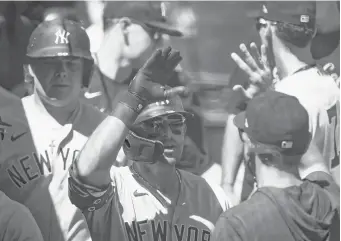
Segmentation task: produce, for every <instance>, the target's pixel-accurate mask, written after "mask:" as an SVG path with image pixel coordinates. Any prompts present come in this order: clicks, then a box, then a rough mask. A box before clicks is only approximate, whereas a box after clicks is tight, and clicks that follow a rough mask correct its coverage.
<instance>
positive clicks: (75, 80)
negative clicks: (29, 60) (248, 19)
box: [31, 58, 83, 106]
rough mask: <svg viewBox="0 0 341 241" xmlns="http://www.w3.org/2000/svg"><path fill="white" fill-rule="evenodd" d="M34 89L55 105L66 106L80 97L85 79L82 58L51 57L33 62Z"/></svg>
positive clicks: (43, 98)
mask: <svg viewBox="0 0 341 241" xmlns="http://www.w3.org/2000/svg"><path fill="white" fill-rule="evenodd" d="M31 66H32V70H33V72H34V75H35V78H34V79H35V82H34V89H35V92H36V93H37V94H38V95H39V96H40V97H41V99H42V100H44V101H46V102H48V103H49V104H51V105H54V106H66V105H68V104H70V103H71V102H73V101H75V100H76V99H78V98H79V95H80V93H81V88H82V79H83V60H81V59H80V58H50V59H44V60H38V61H37V62H36V63H33V64H31Z"/></svg>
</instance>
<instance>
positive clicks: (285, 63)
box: [226, 1, 340, 183]
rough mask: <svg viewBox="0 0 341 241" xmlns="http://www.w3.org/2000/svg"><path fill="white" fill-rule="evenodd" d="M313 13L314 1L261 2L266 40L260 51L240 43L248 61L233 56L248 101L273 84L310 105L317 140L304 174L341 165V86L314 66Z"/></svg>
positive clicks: (307, 156) (306, 159) (303, 165)
mask: <svg viewBox="0 0 341 241" xmlns="http://www.w3.org/2000/svg"><path fill="white" fill-rule="evenodd" d="M297 4H298V5H297ZM315 12H316V2H309V1H304V2H298V3H297V2H295V3H294V2H267V3H265V4H263V5H262V7H261V8H260V11H259V13H258V15H257V18H256V28H257V30H258V32H259V34H260V37H261V41H262V44H263V46H262V48H261V54H259V50H258V49H257V47H256V45H255V44H254V43H252V44H251V45H250V48H251V52H249V50H248V49H247V47H246V46H245V45H244V44H241V46H240V49H241V51H242V52H243V55H244V56H245V61H244V60H243V59H242V58H241V57H239V56H238V55H237V54H236V53H232V55H231V57H232V58H233V60H234V61H235V62H236V63H237V64H238V66H239V67H240V68H241V69H242V70H243V71H245V73H247V74H248V76H249V77H250V86H249V87H248V89H246V90H245V89H244V88H242V87H241V86H236V87H234V90H235V91H236V92H237V93H240V94H241V96H243V98H244V99H250V98H253V96H255V95H257V94H258V93H259V92H261V91H264V90H265V89H267V88H269V87H270V88H275V89H276V90H277V91H280V92H283V93H286V94H290V95H293V96H295V97H297V98H298V99H299V100H300V102H301V103H302V105H303V106H304V107H305V108H306V109H307V111H308V113H309V117H310V124H311V125H310V128H311V129H310V131H311V133H312V135H313V141H312V143H311V146H310V149H309V150H308V152H307V153H306V154H305V155H304V156H303V159H302V163H301V166H300V171H301V173H300V174H301V177H305V176H307V175H308V174H309V173H310V172H312V171H314V170H323V171H325V172H330V171H332V172H334V170H335V171H336V172H335V173H337V170H338V169H339V153H340V151H339V138H338V135H339V134H338V133H339V131H338V130H339V127H338V123H339V120H338V116H339V115H338V113H339V89H338V87H337V85H336V84H335V82H334V80H333V78H332V77H331V76H330V75H326V74H324V73H323V71H322V70H321V69H320V68H319V67H318V66H316V65H315V60H314V59H313V56H312V54H311V52H310V47H311V44H312V40H313V39H314V33H315V21H314V19H315ZM289 13H290V14H289ZM274 63H276V67H277V69H278V75H279V77H280V81H278V82H277V83H276V84H275V85H273V77H272V74H271V69H273V67H274V65H273V64H274ZM231 160H232V159H231ZM226 161H227V160H226ZM232 161H238V159H237V158H236V159H234V160H232ZM334 178H335V180H336V181H337V183H339V176H338V175H334Z"/></svg>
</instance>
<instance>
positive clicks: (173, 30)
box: [145, 21, 183, 37]
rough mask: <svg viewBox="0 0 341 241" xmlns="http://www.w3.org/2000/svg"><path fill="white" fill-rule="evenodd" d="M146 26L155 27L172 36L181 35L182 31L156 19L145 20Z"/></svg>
mask: <svg viewBox="0 0 341 241" xmlns="http://www.w3.org/2000/svg"><path fill="white" fill-rule="evenodd" d="M145 24H146V25H147V26H148V27H151V28H155V29H156V30H157V31H158V32H160V33H164V34H167V35H169V36H174V37H182V36H183V33H182V32H181V31H179V30H178V29H176V28H175V27H174V26H172V25H170V24H168V23H162V22H157V21H149V22H145Z"/></svg>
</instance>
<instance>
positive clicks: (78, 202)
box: [69, 166, 114, 213]
mask: <svg viewBox="0 0 341 241" xmlns="http://www.w3.org/2000/svg"><path fill="white" fill-rule="evenodd" d="M69 173H70V177H69V198H70V201H71V203H72V204H73V205H75V206H76V207H78V208H79V209H80V210H81V211H82V212H83V213H84V212H93V211H95V210H98V209H100V208H102V207H103V206H104V205H105V204H106V203H108V202H110V200H111V199H112V197H113V196H114V185H113V183H110V184H108V185H107V186H106V187H103V188H98V187H94V186H91V185H87V184H85V183H82V182H81V181H80V180H78V179H77V178H76V177H75V175H74V171H73V167H72V166H71V168H70V170H69Z"/></svg>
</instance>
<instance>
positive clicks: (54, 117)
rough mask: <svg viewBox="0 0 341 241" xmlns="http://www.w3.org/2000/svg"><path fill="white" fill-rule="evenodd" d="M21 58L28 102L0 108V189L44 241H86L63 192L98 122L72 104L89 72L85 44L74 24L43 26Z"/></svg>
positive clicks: (92, 114) (79, 105) (76, 101)
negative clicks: (72, 166) (26, 210)
mask: <svg viewBox="0 0 341 241" xmlns="http://www.w3.org/2000/svg"><path fill="white" fill-rule="evenodd" d="M27 58H28V63H29V64H28V66H26V68H25V69H26V70H27V71H28V74H29V77H30V81H32V84H33V86H34V88H33V94H32V95H30V96H27V97H25V98H23V99H22V100H21V101H18V102H13V104H9V105H6V106H1V108H0V117H1V123H0V125H1V126H0V127H1V128H2V129H3V130H4V131H3V135H2V137H3V138H2V140H1V142H0V160H1V167H0V189H1V190H2V191H3V192H4V193H5V194H6V195H8V197H9V198H11V199H13V200H15V201H18V202H19V203H21V204H24V205H25V206H26V207H28V208H29V210H30V211H31V213H32V215H33V217H34V218H35V220H36V222H37V224H38V226H39V228H40V230H41V232H42V235H43V238H44V240H51V241H58V240H59V241H65V240H82V241H84V240H90V234H89V231H88V228H87V225H86V222H85V219H84V217H83V215H82V214H81V212H79V211H78V210H77V208H76V207H74V206H73V205H72V204H71V202H70V200H69V198H68V184H67V180H68V178H67V176H68V168H69V166H70V164H71V163H72V161H73V160H74V159H75V158H76V157H77V155H78V153H79V152H80V150H81V149H82V147H83V145H84V144H85V142H86V141H87V139H88V136H89V135H90V134H91V133H92V132H93V130H94V129H95V128H96V127H97V125H98V124H99V123H100V122H101V121H102V120H103V119H104V117H103V114H102V113H101V112H99V111H98V110H96V109H94V108H93V107H91V106H88V105H85V104H84V103H81V102H80V98H79V96H80V95H81V91H82V88H84V87H86V86H88V84H89V78H90V73H91V69H92V64H93V59H92V57H91V54H90V44H89V39H88V37H87V34H86V32H85V30H84V29H83V28H82V27H81V26H80V25H79V24H78V23H75V22H72V21H69V20H61V19H56V20H53V21H46V22H43V23H41V24H40V25H39V26H38V27H37V28H36V29H35V30H34V32H33V33H32V35H31V38H30V42H29V45H28V47H27Z"/></svg>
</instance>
